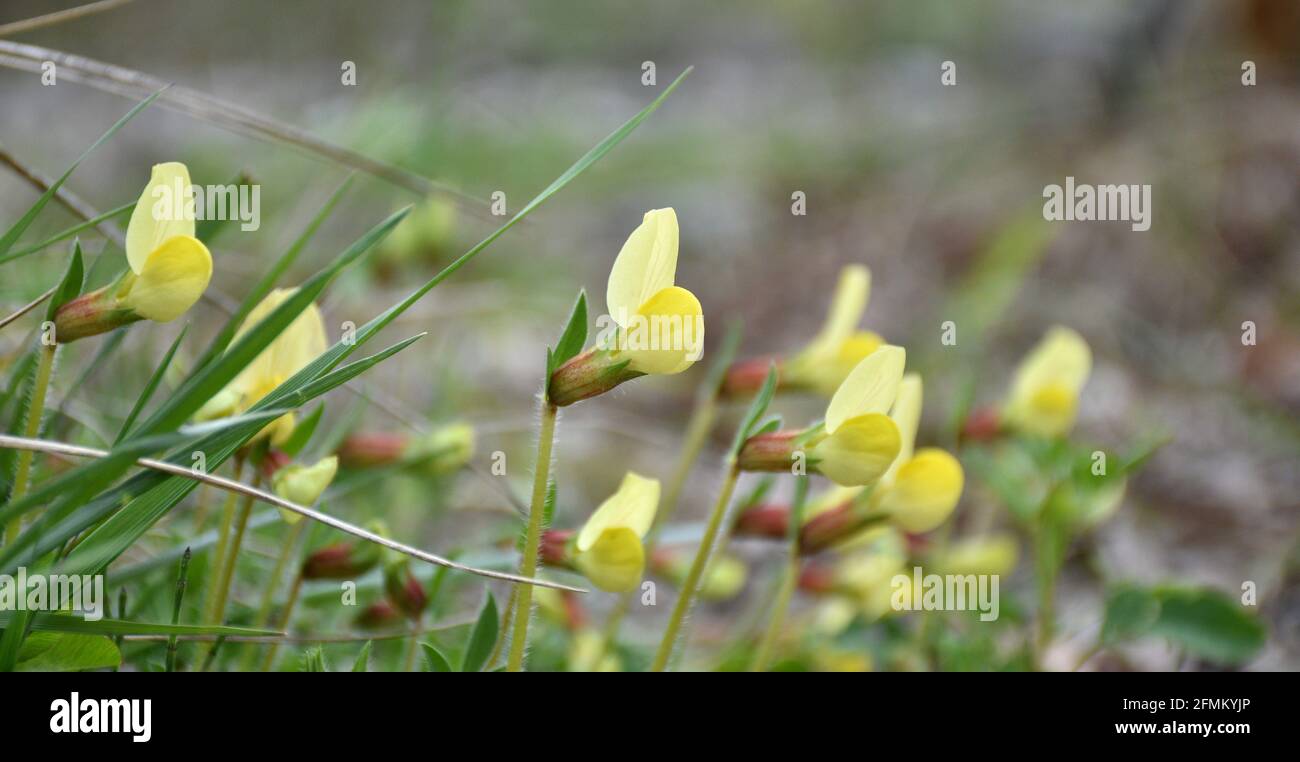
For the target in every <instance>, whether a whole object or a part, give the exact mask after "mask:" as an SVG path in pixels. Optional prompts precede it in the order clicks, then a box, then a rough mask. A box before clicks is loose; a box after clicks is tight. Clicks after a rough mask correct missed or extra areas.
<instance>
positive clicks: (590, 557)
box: [573, 471, 659, 593]
mask: <svg viewBox="0 0 1300 762" xmlns="http://www.w3.org/2000/svg"><path fill="white" fill-rule="evenodd" d="M658 508H659V480H658V479H647V478H645V477H643V476H639V475H637V474H634V473H632V472H630V471H629V472H628V473H627V475H626V476H624V477H623V483H622V484H621V485H619V488H618V491H617V492H615V493H614V494H613V495H610V497H609V498H608V499H607V500H605V502H604V503H601V505H600V507H599V508H597V509H596V512H595V513H593V514H591V518H589V519H587V523H586V524H584V525H583V527H582V529H581V530H580V531H579V532H578V536H577V539H576V541H575V544H574V558H573V565H574V566H575V567H576V568H577V569H578V571H580V572H582V573H583V574H584V575H586V577H587V579H589V580H591V583H592V584H593V585H595V586H596V587H599V588H600V589H601V590H606V591H609V592H612V593H621V592H626V591H628V590H631V589H632V588H634V587H636V584H637V583H638V582H640V581H641V575H642V573H643V572H644V571H645V548H644V547H643V546H642V544H641V539H642V538H643V537H645V534H646V532H648V531H650V525H651V524H653V523H654V518H655V511H656V510H658Z"/></svg>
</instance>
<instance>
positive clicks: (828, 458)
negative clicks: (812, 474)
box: [808, 345, 907, 487]
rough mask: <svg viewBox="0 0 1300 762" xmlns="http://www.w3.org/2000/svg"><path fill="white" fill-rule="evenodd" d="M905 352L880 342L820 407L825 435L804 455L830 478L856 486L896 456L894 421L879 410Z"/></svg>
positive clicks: (886, 403)
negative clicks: (823, 413)
mask: <svg viewBox="0 0 1300 762" xmlns="http://www.w3.org/2000/svg"><path fill="white" fill-rule="evenodd" d="M906 358H907V354H906V352H905V351H904V350H903V348H902V347H896V346H892V345H885V346H882V347H880V348H878V349H877V350H876V351H874V352H872V353H871V354H870V355H868V356H867V357H866V358H865V359H863V360H862V361H861V362H859V363H858V364H857V367H855V368H854V369H853V371H852V372H851V373H849V375H848V377H847V378H845V379H844V383H842V384H840V387H839V389H837V390H836V391H835V394H834V396H832V397H831V401H830V404H829V405H828V406H827V407H826V420H825V423H824V424H823V425H824V427H825V437H824V438H821V439H819V440H818V441H816V443H815V444H813V445H812V447H811V448H810V449H809V452H808V455H809V457H810V459H811V461H812V462H813V463H815V465H816V468H817V470H818V471H819V472H820V473H821V474H823V475H824V476H826V477H827V478H829V479H830V480H831V481H833V482H835V483H836V484H839V485H842V486H846V487H859V486H863V485H866V484H871V483H872V482H874V481H876V480H877V479H879V478H880V477H881V476H882V475H883V474H884V473H885V472H886V470H888V468H889V466H890V464H891V463H893V462H894V459H895V458H896V457H898V451H899V447H900V444H901V443H900V439H899V431H898V425H897V424H896V423H895V422H894V421H893V420H892V419H891V418H890V417H889V416H887V415H885V413H886V412H887V411H888V410H889V408H890V406H891V405H892V404H893V403H894V398H895V397H896V396H897V394H898V385H899V382H900V380H901V379H902V377H903V365H904V363H905V361H906Z"/></svg>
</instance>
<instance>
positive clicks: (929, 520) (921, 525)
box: [871, 374, 965, 532]
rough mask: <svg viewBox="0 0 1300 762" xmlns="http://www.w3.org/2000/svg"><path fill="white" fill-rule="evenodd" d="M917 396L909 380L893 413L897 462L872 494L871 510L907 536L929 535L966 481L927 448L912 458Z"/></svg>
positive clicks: (957, 466) (917, 382)
mask: <svg viewBox="0 0 1300 762" xmlns="http://www.w3.org/2000/svg"><path fill="white" fill-rule="evenodd" d="M921 396H922V393H921V377H920V376H919V375H916V374H908V376H907V377H906V378H904V379H903V381H902V383H901V384H900V386H899V390H898V399H897V401H896V402H895V403H894V409H893V411H892V412H891V416H892V419H893V420H894V421H895V422H896V424H897V426H898V428H899V430H900V431H901V432H902V435H901V439H902V442H901V446H900V447H899V451H898V457H897V459H896V460H895V461H894V462H893V463H892V464H891V465H890V467H889V470H888V471H887V472H886V473H885V475H884V477H883V478H881V480H880V483H879V484H877V485H876V487H875V489H874V490H873V491H872V493H871V509H872V510H880V511H884V512H886V513H888V514H889V516H890V518H891V520H892V521H893V522H894V523H895V524H897V525H898V526H900V527H902V528H903V529H905V530H907V531H908V532H928V531H930V530H931V529H934V528H935V527H937V526H939V525H940V524H942V523H943V522H944V521H945V520H947V518H948V516H949V515H950V514H951V513H952V511H953V509H954V508H956V507H957V501H958V500H960V499H961V492H962V487H963V484H964V481H965V477H964V474H963V472H962V467H961V463H959V462H957V459H956V458H954V457H953V456H952V455H950V454H949V453H947V452H945V451H944V450H940V449H938V448H935V447H926V448H922V449H921V450H917V451H916V452H915V454H913V448H914V447H915V442H916V430H917V425H918V423H919V421H920V419H921Z"/></svg>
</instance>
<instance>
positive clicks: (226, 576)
mask: <svg viewBox="0 0 1300 762" xmlns="http://www.w3.org/2000/svg"><path fill="white" fill-rule="evenodd" d="M254 483H255V484H256V482H254ZM252 512H253V496H252V495H246V496H245V497H244V501H243V502H242V503H241V504H240V506H239V517H238V518H237V519H236V520H235V536H234V538H233V539H231V541H230V551H229V552H228V553H227V554H226V562H225V563H224V564H222V566H221V582H220V583H219V584H218V587H217V603H216V607H215V608H214V609H213V611H214V612H215V614H216V616H215V617H214V618H213V624H221V623H222V622H223V621H225V619H226V600H227V599H228V598H229V597H230V583H231V581H232V580H234V578H235V567H237V566H239V548H240V546H242V545H243V544H244V532H245V531H247V529H248V516H249V514H250V513H252Z"/></svg>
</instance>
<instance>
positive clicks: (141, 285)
mask: <svg viewBox="0 0 1300 762" xmlns="http://www.w3.org/2000/svg"><path fill="white" fill-rule="evenodd" d="M126 259H127V264H128V265H129V266H130V267H129V269H128V270H126V271H125V272H123V273H122V274H121V275H120V276H118V278H117V279H116V280H114V281H113V282H112V283H111V284H109V285H108V286H105V287H104V288H101V289H98V290H96V291H91V292H89V293H86V294H83V295H81V296H80V297H78V298H76V299H73V300H71V301H69V302H68V303H67V304H64V305H63V306H62V307H60V308H59V310H58V312H57V313H56V315H55V321H54V322H55V336H56V337H57V339H58V340H59V341H61V342H68V341H73V340H75V339H79V338H84V337H86V336H94V335H95V334H99V333H104V332H105V331H110V330H113V329H114V328H118V327H120V326H122V325H126V324H128V323H131V322H134V321H137V320H142V319H143V320H153V321H155V322H158V323H166V322H168V321H170V320H175V319H176V318H178V317H180V316H181V315H183V314H185V312H186V311H188V310H189V308H190V307H192V306H194V303H195V302H196V301H198V300H199V297H200V296H202V295H203V292H204V291H205V290H206V289H207V287H208V282H209V281H210V280H211V279H212V255H211V254H210V253H209V252H208V248H207V247H206V246H204V245H203V242H202V241H200V240H199V239H197V238H195V237H194V193H193V188H192V186H191V184H190V175H189V170H188V169H186V168H185V165H184V164H181V163H179V162H170V163H167V164H156V165H154V168H153V173H152V175H151V177H150V179H149V184H148V185H147V186H146V187H145V189H144V192H143V193H141V194H140V199H139V201H137V202H136V206H135V210H134V211H133V212H132V213H131V221H130V223H129V224H128V226H127V231H126Z"/></svg>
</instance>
